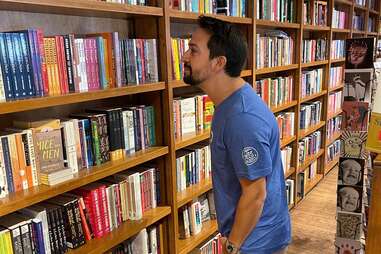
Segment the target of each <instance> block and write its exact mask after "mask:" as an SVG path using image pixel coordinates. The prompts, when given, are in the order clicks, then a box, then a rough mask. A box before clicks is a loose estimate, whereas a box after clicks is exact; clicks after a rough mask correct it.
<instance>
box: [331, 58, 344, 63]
mask: <svg viewBox="0 0 381 254" xmlns="http://www.w3.org/2000/svg"><path fill="white" fill-rule="evenodd" d="M331 63H345V57H343V58H339V59H332V60H331Z"/></svg>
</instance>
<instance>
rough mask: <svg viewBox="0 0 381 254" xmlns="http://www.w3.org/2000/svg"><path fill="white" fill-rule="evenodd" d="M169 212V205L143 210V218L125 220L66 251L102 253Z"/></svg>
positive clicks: (90, 253)
mask: <svg viewBox="0 0 381 254" xmlns="http://www.w3.org/2000/svg"><path fill="white" fill-rule="evenodd" d="M170 213H171V207H168V206H163V207H157V208H154V209H151V210H148V211H146V212H144V214H143V218H142V219H141V220H138V221H131V220H128V221H125V222H123V223H122V224H121V225H120V226H119V227H118V228H117V229H115V230H113V231H111V232H110V233H108V234H107V235H105V236H103V237H102V238H98V239H91V240H90V241H87V242H86V244H85V245H83V246H81V247H80V248H78V249H74V250H70V251H68V253H89V254H92V253H94V254H97V253H104V252H106V251H108V250H109V249H111V248H113V247H115V246H116V245H118V244H120V243H121V242H123V241H125V240H127V239H128V238H130V237H132V236H134V235H136V234H138V233H139V232H140V231H141V230H142V229H144V228H146V227H148V226H150V225H152V224H154V223H156V222H158V221H160V220H161V219H163V218H165V217H166V216H168V215H169V214H170Z"/></svg>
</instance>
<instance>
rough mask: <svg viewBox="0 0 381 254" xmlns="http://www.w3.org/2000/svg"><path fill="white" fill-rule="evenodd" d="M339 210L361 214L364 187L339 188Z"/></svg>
mask: <svg viewBox="0 0 381 254" xmlns="http://www.w3.org/2000/svg"><path fill="white" fill-rule="evenodd" d="M337 188H338V190H337V210H338V211H344V212H354V213H361V205H362V186H361V187H359V186H348V185H338V186H337Z"/></svg>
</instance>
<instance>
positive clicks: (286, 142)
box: [280, 136, 296, 149]
mask: <svg viewBox="0 0 381 254" xmlns="http://www.w3.org/2000/svg"><path fill="white" fill-rule="evenodd" d="M295 140H296V137H295V136H291V137H286V138H283V139H281V140H280V149H282V148H284V147H285V146H287V145H289V144H290V143H292V142H294V141H295Z"/></svg>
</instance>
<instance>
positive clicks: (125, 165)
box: [0, 147, 168, 216]
mask: <svg viewBox="0 0 381 254" xmlns="http://www.w3.org/2000/svg"><path fill="white" fill-rule="evenodd" d="M167 153H168V147H153V148H149V149H147V150H145V151H139V152H136V153H135V154H133V155H131V156H128V157H127V158H125V159H124V160H118V161H110V162H106V163H104V164H102V165H100V166H95V167H92V168H90V169H89V170H86V169H85V170H80V171H79V173H78V174H76V175H75V176H74V178H73V179H71V180H68V181H65V182H63V183H61V184H57V185H54V186H47V185H39V186H36V187H32V188H29V189H27V190H24V191H19V192H14V193H10V194H9V195H8V196H7V197H5V198H2V199H0V207H1V209H0V216H3V215H5V214H8V213H11V212H14V211H17V210H19V209H21V208H24V207H27V206H30V205H33V204H36V203H38V202H41V201H43V200H46V199H49V198H52V197H54V196H57V195H59V194H61V193H65V192H68V191H71V190H74V189H76V188H79V187H81V186H84V185H86V184H88V183H91V182H94V181H97V180H100V179H102V178H105V177H107V176H110V175H113V174H115V173H118V172H121V171H123V170H126V169H129V168H132V167H135V166H137V165H140V164H142V163H144V162H147V161H150V160H152V159H155V158H158V157H161V156H164V155H166V154H167Z"/></svg>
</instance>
